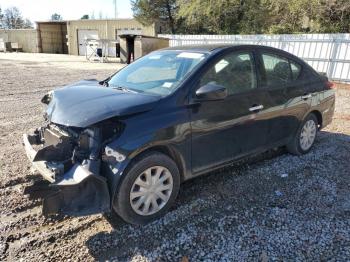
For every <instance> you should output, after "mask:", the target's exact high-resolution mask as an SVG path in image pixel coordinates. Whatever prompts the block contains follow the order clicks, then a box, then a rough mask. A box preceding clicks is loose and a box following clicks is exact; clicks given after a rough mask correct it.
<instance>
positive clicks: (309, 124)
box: [300, 120, 317, 151]
mask: <svg viewBox="0 0 350 262" xmlns="http://www.w3.org/2000/svg"><path fill="white" fill-rule="evenodd" d="M316 132H317V127H316V123H315V121H313V120H308V121H306V122H305V124H304V126H303V129H302V130H301V134H300V147H301V149H303V150H304V151H306V150H308V149H310V147H311V146H312V144H313V143H314V141H315V137H316Z"/></svg>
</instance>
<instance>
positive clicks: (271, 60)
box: [262, 54, 291, 86]
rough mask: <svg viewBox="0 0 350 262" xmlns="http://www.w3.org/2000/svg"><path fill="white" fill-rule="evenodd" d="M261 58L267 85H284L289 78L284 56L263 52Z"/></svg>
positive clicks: (287, 64)
mask: <svg viewBox="0 0 350 262" xmlns="http://www.w3.org/2000/svg"><path fill="white" fill-rule="evenodd" d="M262 60H263V64H264V68H265V76H266V84H267V85H268V86H278V85H284V84H286V83H288V82H289V81H290V80H291V70H290V66H289V61H288V60H287V59H286V58H283V57H280V56H277V55H272V54H263V55H262Z"/></svg>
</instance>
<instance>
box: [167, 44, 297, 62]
mask: <svg viewBox="0 0 350 262" xmlns="http://www.w3.org/2000/svg"><path fill="white" fill-rule="evenodd" d="M231 47H235V48H237V49H239V48H240V47H242V48H252V49H260V50H265V51H270V52H272V53H275V54H280V55H284V56H287V57H289V58H293V59H294V60H297V61H299V62H300V63H302V62H303V61H302V60H301V59H300V58H298V57H297V56H295V55H293V54H291V53H289V52H286V51H284V50H281V49H278V48H275V47H271V46H265V45H253V44H209V45H200V44H197V45H184V46H174V47H167V48H163V49H161V50H174V51H192V52H205V53H213V52H214V51H218V52H220V51H222V50H225V49H228V48H231Z"/></svg>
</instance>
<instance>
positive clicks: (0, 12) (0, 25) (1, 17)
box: [0, 7, 4, 28]
mask: <svg viewBox="0 0 350 262" xmlns="http://www.w3.org/2000/svg"><path fill="white" fill-rule="evenodd" d="M3 18H4V15H3V13H2V9H1V7H0V28H3V22H2V21H3Z"/></svg>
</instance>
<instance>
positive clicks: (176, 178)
mask: <svg viewBox="0 0 350 262" xmlns="http://www.w3.org/2000/svg"><path fill="white" fill-rule="evenodd" d="M179 187H180V174H179V170H178V168H177V166H176V164H175V162H174V161H173V160H172V159H171V158H169V157H168V156H166V155H164V154H161V153H157V152H154V153H150V154H147V155H145V156H143V157H141V158H139V159H138V160H136V161H134V163H132V164H131V167H130V168H129V169H128V171H127V173H126V174H125V178H124V180H123V181H122V182H121V185H120V187H119V190H118V192H117V194H116V199H115V201H114V203H116V205H115V206H114V208H115V211H116V212H117V214H118V215H119V216H120V217H121V218H122V219H124V220H125V221H126V222H128V223H131V224H146V223H148V222H150V221H152V220H155V219H157V218H159V217H161V216H163V215H164V214H165V213H166V211H167V210H168V209H169V207H170V206H171V205H172V204H173V202H174V200H175V198H176V196H177V194H178V191H179Z"/></svg>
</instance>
